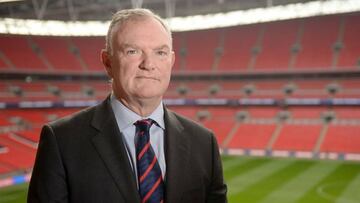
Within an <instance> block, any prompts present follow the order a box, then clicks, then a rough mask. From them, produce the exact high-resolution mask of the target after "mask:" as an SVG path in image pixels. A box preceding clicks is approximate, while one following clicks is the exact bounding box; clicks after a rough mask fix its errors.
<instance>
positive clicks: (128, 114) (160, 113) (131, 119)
mask: <svg viewBox="0 0 360 203" xmlns="http://www.w3.org/2000/svg"><path fill="white" fill-rule="evenodd" d="M110 104H111V107H112V109H113V111H114V114H115V118H116V121H117V124H118V126H119V129H120V131H123V130H124V129H125V128H127V127H129V126H131V125H133V124H134V123H135V122H136V121H137V120H141V119H146V118H151V119H153V120H154V121H156V123H157V124H158V125H159V127H161V128H162V129H165V123H164V107H163V103H162V102H160V104H159V106H158V107H157V108H156V109H155V110H154V111H153V112H152V113H151V114H150V115H149V116H147V117H141V116H140V115H138V114H137V113H135V112H133V111H131V110H130V109H129V108H127V107H126V106H125V105H124V104H122V103H121V102H120V101H119V100H117V99H116V98H115V96H114V94H111V97H110Z"/></svg>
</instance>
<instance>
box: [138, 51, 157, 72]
mask: <svg viewBox="0 0 360 203" xmlns="http://www.w3.org/2000/svg"><path fill="white" fill-rule="evenodd" d="M140 68H141V69H146V70H154V69H155V62H154V56H152V55H151V53H145V52H144V53H143V56H142V61H141V64H140Z"/></svg>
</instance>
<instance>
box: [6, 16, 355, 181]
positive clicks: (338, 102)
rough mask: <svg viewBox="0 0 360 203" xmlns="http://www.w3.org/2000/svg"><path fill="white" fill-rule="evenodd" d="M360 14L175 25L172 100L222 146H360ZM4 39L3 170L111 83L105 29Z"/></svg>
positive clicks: (335, 149) (24, 160)
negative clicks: (192, 27)
mask: <svg viewBox="0 0 360 203" xmlns="http://www.w3.org/2000/svg"><path fill="white" fill-rule="evenodd" d="M359 16H360V15H359V13H355V14H343V15H334V16H324V17H314V18H304V19H298V20H289V21H282V22H272V23H261V24H255V25H245V26H238V27H230V28H221V29H213V30H202V31H191V32H178V33H174V37H173V39H174V49H175V54H176V58H177V60H176V63H175V66H174V69H173V73H174V75H173V77H172V82H171V84H170V86H169V89H168V91H167V93H166V95H165V102H169V104H168V106H169V107H170V109H172V110H174V111H176V112H179V113H180V114H183V115H184V116H187V117H189V118H191V119H193V120H195V121H197V122H199V123H201V124H202V125H204V126H206V127H208V128H210V129H211V130H212V131H213V132H214V134H215V135H216V138H217V140H218V142H219V145H220V146H221V148H222V150H223V151H224V152H225V153H227V152H230V151H231V150H232V149H236V150H244V151H246V153H247V152H249V151H251V150H260V151H264V154H265V155H266V154H271V152H272V151H285V152H291V153H295V152H299V151H301V152H302V151H305V152H309V153H310V154H312V155H311V156H312V157H318V156H317V155H318V154H319V153H320V154H321V153H325V154H328V153H338V154H342V155H343V154H346V153H353V154H360V150H359V149H360V138H359V136H358V135H357V133H356V132H358V131H359V130H360V129H359V125H360V109H359V106H358V104H357V103H356V102H357V101H358V100H359V99H360V91H359V90H360V80H359V72H358V69H356V68H355V67H356V66H358V59H359V56H360V49H359V47H360V46H359V42H358V40H357V36H359V35H360V29H359V25H358V21H359ZM0 44H1V47H0V73H1V74H2V75H3V76H2V79H1V81H0V107H1V114H0V146H1V147H0V174H3V173H9V172H13V171H23V170H28V169H31V166H32V163H33V159H34V157H35V151H36V146H37V142H38V140H39V134H40V130H41V126H42V125H43V124H44V123H47V122H50V121H52V120H55V119H58V118H60V117H63V116H66V115H69V114H71V113H74V112H75V111H78V110H80V109H81V108H83V107H86V106H89V105H93V104H94V102H99V101H101V100H102V99H103V98H105V97H106V96H107V95H108V93H109V91H110V85H109V83H108V82H107V81H106V80H107V78H106V76H105V74H104V72H103V67H102V65H101V63H100V61H99V51H100V49H102V48H103V47H104V38H103V37H44V36H31V37H30V36H15V35H14V36H13V35H0ZM350 69H352V72H348V70H350ZM30 72H31V74H30ZM99 75H100V76H101V77H98V78H96V77H95V76H99ZM84 102H85V103H84ZM87 102H88V103H87ZM29 105H30V106H29ZM37 105H40V106H37ZM39 107H41V108H39ZM354 132H355V133H354ZM246 153H245V154H246ZM248 154H251V153H250V152H249V153H248ZM339 157H342V156H339Z"/></svg>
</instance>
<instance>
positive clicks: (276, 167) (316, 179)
mask: <svg viewBox="0 0 360 203" xmlns="http://www.w3.org/2000/svg"><path fill="white" fill-rule="evenodd" d="M223 160H224V174H225V178H226V181H227V184H228V187H229V193H228V198H229V202H230V203H242V202H244V203H253V202H254V203H255V202H261V203H293V202H296V203H328V202H329V203H330V202H337V203H359V202H360V163H357V162H344V161H319V160H299V159H274V158H253V157H233V156H227V157H224V158H223ZM26 189H27V184H23V185H17V186H13V187H8V188H3V189H1V190H0V203H5V202H6V203H20V202H21V203H23V202H25V199H26V198H25V197H26Z"/></svg>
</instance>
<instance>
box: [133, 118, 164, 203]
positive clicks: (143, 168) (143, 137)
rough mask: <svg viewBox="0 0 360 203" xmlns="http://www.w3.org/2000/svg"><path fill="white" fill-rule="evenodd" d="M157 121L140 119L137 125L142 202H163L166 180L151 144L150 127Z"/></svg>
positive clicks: (137, 151) (137, 155)
mask: <svg viewBox="0 0 360 203" xmlns="http://www.w3.org/2000/svg"><path fill="white" fill-rule="evenodd" d="M154 123H155V121H153V120H151V119H144V120H139V121H136V122H135V123H134V125H135V126H136V137H137V143H136V161H137V173H138V182H139V193H140V197H141V202H142V203H163V196H164V182H163V179H162V175H161V169H160V166H159V163H158V162H157V158H156V156H155V153H154V150H153V148H152V147H151V144H150V133H149V130H150V127H151V125H152V124H154Z"/></svg>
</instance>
